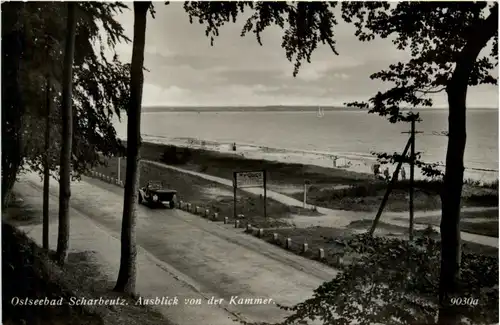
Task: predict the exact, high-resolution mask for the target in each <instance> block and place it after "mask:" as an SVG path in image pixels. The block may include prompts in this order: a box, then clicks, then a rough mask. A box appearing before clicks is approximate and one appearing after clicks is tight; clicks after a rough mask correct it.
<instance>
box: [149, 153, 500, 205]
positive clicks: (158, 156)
mask: <svg viewBox="0 0 500 325" xmlns="http://www.w3.org/2000/svg"><path fill="white" fill-rule="evenodd" d="M141 155H142V157H143V158H144V159H148V160H153V161H158V162H165V163H167V164H170V165H176V166H178V167H181V168H184V169H188V170H192V171H196V172H202V173H206V174H209V175H213V176H218V177H222V178H226V179H231V178H232V175H233V172H234V171H238V170H262V169H265V170H266V171H267V174H268V185H269V188H276V189H275V190H276V191H278V192H281V193H282V194H285V195H289V196H292V197H294V198H295V199H298V200H302V199H303V193H302V191H301V190H300V187H301V186H303V184H304V181H305V180H308V181H309V182H310V184H311V185H310V187H309V190H308V203H309V204H311V205H315V206H322V207H327V208H332V209H343V210H354V211H375V210H377V209H378V207H379V205H380V202H381V200H382V197H383V196H384V194H385V191H386V189H387V183H386V182H384V181H380V180H376V179H374V177H373V176H372V175H371V174H364V173H355V172H351V171H346V170H344V169H339V168H325V167H320V166H314V165H303V164H293V163H280V162H272V161H266V160H257V159H247V158H244V157H241V156H237V155H233V154H227V153H219V152H214V151H209V150H203V149H189V148H178V147H175V146H173V145H162V144H153V143H144V144H143V146H142V148H141ZM283 185H287V186H295V187H298V188H299V190H298V192H297V193H295V194H290V193H286V192H284V191H281V190H280V189H279V186H283ZM339 185H343V186H345V187H347V188H344V189H335V188H334V187H336V186H339ZM408 185H409V182H408V181H400V182H398V183H397V184H396V186H395V189H394V191H393V192H392V193H391V195H390V197H389V201H388V203H387V206H386V211H406V210H407V209H408ZM414 185H415V186H414V188H415V191H414V193H415V200H414V204H415V205H414V207H415V210H435V209H440V208H441V199H440V196H439V191H440V188H441V183H440V182H437V181H431V180H421V181H416V182H415V184H414ZM479 185H480V184H479V183H477V182H473V181H470V180H468V181H466V184H465V186H464V195H463V201H464V204H466V205H469V206H497V205H498V182H496V183H495V182H492V183H491V184H483V185H484V186H479Z"/></svg>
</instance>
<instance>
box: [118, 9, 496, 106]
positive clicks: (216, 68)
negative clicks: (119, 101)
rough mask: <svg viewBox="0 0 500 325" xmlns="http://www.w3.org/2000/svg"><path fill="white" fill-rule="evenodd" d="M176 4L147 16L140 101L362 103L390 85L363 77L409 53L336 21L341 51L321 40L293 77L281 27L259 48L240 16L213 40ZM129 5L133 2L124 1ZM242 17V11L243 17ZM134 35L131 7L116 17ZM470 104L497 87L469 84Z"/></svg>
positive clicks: (123, 47)
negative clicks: (360, 38) (358, 35)
mask: <svg viewBox="0 0 500 325" xmlns="http://www.w3.org/2000/svg"><path fill="white" fill-rule="evenodd" d="M182 4H183V3H182V2H171V3H170V5H168V6H166V5H164V3H163V2H158V3H156V4H155V9H156V18H155V19H153V18H152V17H151V16H148V21H147V32H146V48H145V62H144V64H145V67H146V68H147V69H148V70H149V72H145V75H144V91H143V105H144V106H240V105H242V106H246V105H250V106H264V105H298V106H300V105H323V106H327V105H328V106H343V104H344V103H345V102H349V101H364V100H367V99H369V98H370V97H371V96H373V95H374V94H375V93H376V92H377V91H379V90H384V89H386V88H387V87H388V84H385V83H383V82H381V81H374V80H370V79H369V75H370V74H372V73H374V72H378V71H380V70H381V69H385V68H387V67H388V65H389V64H391V63H395V62H398V61H400V60H403V61H405V60H406V59H407V58H408V57H409V54H408V53H407V52H405V51H399V50H397V49H395V47H394V46H393V45H392V43H391V42H390V40H379V39H377V40H375V41H372V42H360V41H358V40H357V39H356V38H355V36H354V29H353V27H352V26H350V25H347V24H345V23H343V21H342V20H341V19H339V25H337V26H336V28H335V33H336V36H335V38H336V41H337V46H336V49H337V51H338V52H339V55H338V56H336V55H334V54H333V53H332V52H331V50H330V48H329V47H328V46H320V47H319V48H318V49H317V50H316V51H315V52H314V53H313V55H312V63H310V64H309V63H304V64H303V66H302V67H301V70H300V72H299V74H298V76H297V77H295V78H294V77H293V74H292V73H293V64H292V63H291V62H289V61H288V60H287V59H286V57H285V52H284V50H283V49H282V48H281V46H280V45H281V38H282V36H283V31H282V30H280V29H279V28H277V27H272V28H268V29H267V30H266V31H265V32H264V34H263V46H260V45H259V44H258V42H257V40H256V38H255V36H254V35H253V34H249V35H247V36H246V37H240V33H241V28H242V27H243V24H244V19H240V20H239V21H238V22H237V23H236V24H228V25H226V26H224V27H223V28H221V29H220V35H219V37H218V38H216V40H215V44H214V46H211V45H210V39H209V38H208V37H206V36H205V27H204V26H203V25H200V24H198V22H197V21H195V22H194V23H193V24H190V23H189V19H188V15H187V14H186V13H185V12H184V10H183V8H182ZM128 5H129V7H130V8H132V5H131V4H128ZM242 18H243V17H242ZM117 19H118V21H119V22H120V23H121V24H122V25H123V27H124V28H125V31H126V34H127V35H128V36H129V38H130V39H133V24H134V22H133V12H132V10H128V11H126V12H124V13H123V14H120V15H119V16H118V17H117ZM116 51H117V53H118V55H119V56H120V59H121V60H122V61H123V62H130V59H131V56H132V43H130V44H118V46H117V48H116ZM467 102H468V106H469V107H483V108H485V107H493V108H496V107H498V88H497V87H495V86H479V87H472V88H470V90H469V92H468V99H467ZM435 106H436V107H447V105H446V96H445V94H444V93H442V94H438V95H437V96H435Z"/></svg>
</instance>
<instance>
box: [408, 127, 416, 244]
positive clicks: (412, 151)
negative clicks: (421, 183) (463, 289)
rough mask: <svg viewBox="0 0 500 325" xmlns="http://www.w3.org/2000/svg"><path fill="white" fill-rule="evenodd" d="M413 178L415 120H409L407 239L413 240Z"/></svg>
mask: <svg viewBox="0 0 500 325" xmlns="http://www.w3.org/2000/svg"><path fill="white" fill-rule="evenodd" d="M414 178H415V119H412V120H411V146H410V207H409V208H410V209H409V212H410V229H409V238H410V241H412V240H413V194H414V191H413V185H414Z"/></svg>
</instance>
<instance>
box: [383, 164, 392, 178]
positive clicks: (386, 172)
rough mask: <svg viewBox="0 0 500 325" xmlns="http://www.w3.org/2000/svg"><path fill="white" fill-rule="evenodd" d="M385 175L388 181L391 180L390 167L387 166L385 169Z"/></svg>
mask: <svg viewBox="0 0 500 325" xmlns="http://www.w3.org/2000/svg"><path fill="white" fill-rule="evenodd" d="M384 177H385V180H386V181H389V180H390V179H391V175H390V174H389V167H386V168H385V170H384Z"/></svg>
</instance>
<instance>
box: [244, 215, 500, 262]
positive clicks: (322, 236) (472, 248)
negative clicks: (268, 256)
mask: <svg viewBox="0 0 500 325" xmlns="http://www.w3.org/2000/svg"><path fill="white" fill-rule="evenodd" d="M368 221H369V222H370V223H368ZM369 225H371V220H366V221H362V220H361V221H360V222H358V223H357V225H356V227H353V228H356V229H360V228H362V229H367V228H368V226H369ZM379 228H382V229H383V230H385V231H392V232H394V233H404V232H405V231H407V229H405V228H402V227H398V226H394V225H390V224H385V223H383V222H380V225H379ZM423 232H424V230H418V231H416V232H415V235H416V236H421V235H422V234H423ZM274 233H276V234H278V241H274V235H273V234H274ZM252 234H253V235H257V232H256V230H253V232H252ZM353 234H354V233H353V232H351V231H348V230H347V231H346V230H345V229H337V228H329V227H310V228H305V229H304V228H292V229H273V230H270V231H264V236H263V237H262V239H263V240H265V241H267V242H269V243H271V244H273V245H276V246H279V247H281V248H283V249H287V250H288V251H290V252H292V253H295V254H297V255H300V256H303V257H305V258H309V259H312V260H316V261H318V262H321V263H324V264H326V265H329V266H331V267H334V268H341V267H343V266H345V265H347V264H350V263H352V261H354V260H355V259H356V258H357V257H359V255H357V254H353V253H352V252H350V251H348V250H347V249H346V247H345V245H344V244H343V243H342V242H343V241H344V240H346V239H348V238H350V237H352V236H353ZM393 237H402V235H395V234H394V235H393ZM433 237H434V238H435V239H439V234H437V233H435V234H434V235H433ZM287 238H290V239H291V247H289V248H286V239H287ZM304 243H307V251H306V252H304V251H303V247H304V246H303V244H304ZM320 248H322V249H323V251H324V258H322V259H320V258H319V249H320ZM463 251H464V252H473V253H479V254H483V255H488V256H498V249H496V248H494V247H489V246H483V245H479V244H475V243H469V242H467V243H464V244H463Z"/></svg>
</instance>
